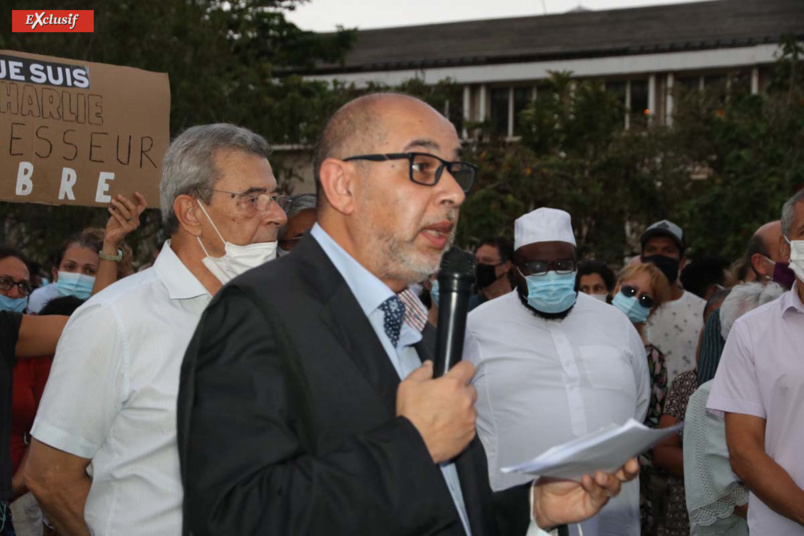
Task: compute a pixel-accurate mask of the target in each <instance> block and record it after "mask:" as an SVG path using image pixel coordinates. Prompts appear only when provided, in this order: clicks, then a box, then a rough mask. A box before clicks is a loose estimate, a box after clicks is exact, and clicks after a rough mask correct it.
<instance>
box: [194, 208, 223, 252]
mask: <svg viewBox="0 0 804 536" xmlns="http://www.w3.org/2000/svg"><path fill="white" fill-rule="evenodd" d="M198 206H199V207H200V208H201V211H202V212H203V213H204V216H206V217H207V220H209V223H210V224H211V225H212V228H213V229H215V232H216V233H218V238H220V239H221V242H223V248H224V250H225V249H226V240H224V239H223V235H221V232H220V231H218V227H217V226H216V225H215V222H214V221H212V218H210V217H209V214H208V213H207V209H205V208H204V205H202V204H201V200H200V199H199V200H198ZM196 238H197V237H196ZM198 241H199V242H201V239H199V240H198ZM201 247H202V248H203V247H204V244H201ZM204 253H207V250H206V248H205V249H204ZM207 257H209V253H207Z"/></svg>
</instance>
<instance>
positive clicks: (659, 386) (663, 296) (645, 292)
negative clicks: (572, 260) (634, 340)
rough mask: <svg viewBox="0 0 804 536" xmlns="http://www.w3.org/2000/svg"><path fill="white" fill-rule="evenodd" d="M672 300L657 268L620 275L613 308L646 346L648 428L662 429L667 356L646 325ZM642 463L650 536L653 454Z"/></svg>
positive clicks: (645, 526)
mask: <svg viewBox="0 0 804 536" xmlns="http://www.w3.org/2000/svg"><path fill="white" fill-rule="evenodd" d="M579 273H580V270H579ZM669 296H670V284H669V283H668V282H667V277H665V275H664V274H663V273H662V271H661V270H659V269H658V268H657V267H656V266H655V265H653V264H650V263H644V264H632V265H630V266H627V267H625V268H624V269H623V270H622V271H621V272H620V274H619V278H618V282H617V286H616V288H615V289H614V298H613V300H612V305H614V306H615V307H617V308H618V309H620V310H621V311H622V312H623V313H625V315H626V316H627V317H628V319H629V320H631V322H632V323H633V324H634V327H635V328H636V330H637V332H638V333H639V335H640V337H642V342H643V344H644V345H645V355H646V359H647V360H648V371H649V374H650V384H651V397H650V406H649V407H648V414H647V416H646V417H645V424H646V425H647V426H650V427H651V428H656V427H657V426H658V425H659V416H660V415H661V413H662V406H663V405H664V399H665V396H666V394H667V367H666V365H665V359H664V354H662V353H661V352H660V351H659V349H658V348H656V347H655V346H654V345H653V344H651V343H650V341H649V340H648V339H647V332H646V330H645V322H646V321H647V320H648V317H649V316H650V315H651V314H652V313H653V311H655V310H656V309H657V308H658V307H659V306H660V305H661V304H662V303H664V302H665V301H666V300H667V299H668V298H669ZM640 463H641V465H642V472H641V474H640V478H639V491H640V515H641V517H642V534H646V535H648V534H652V533H653V532H652V531H653V530H654V524H655V523H654V514H653V502H652V500H651V499H652V497H651V488H652V485H651V479H652V478H653V467H652V465H653V462H652V459H651V455H650V453H647V454H645V455H643V456H641V457H640Z"/></svg>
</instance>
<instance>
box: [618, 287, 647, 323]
mask: <svg viewBox="0 0 804 536" xmlns="http://www.w3.org/2000/svg"><path fill="white" fill-rule="evenodd" d="M611 304H612V305H613V306H615V307H616V308H617V309H619V310H620V311H622V312H624V313H625V316H627V317H628V320H630V321H631V322H633V323H634V324H641V323H643V322H645V321H646V320H647V319H648V315H649V314H650V309H648V308H647V307H645V306H644V305H642V304H641V303H639V300H638V299H637V297H636V296H631V297H630V298H629V297H628V296H626V295H625V294H623V293H622V292H618V293H617V295H616V296H614V300H613V301H612V302H611Z"/></svg>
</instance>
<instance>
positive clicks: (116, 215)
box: [28, 194, 147, 314]
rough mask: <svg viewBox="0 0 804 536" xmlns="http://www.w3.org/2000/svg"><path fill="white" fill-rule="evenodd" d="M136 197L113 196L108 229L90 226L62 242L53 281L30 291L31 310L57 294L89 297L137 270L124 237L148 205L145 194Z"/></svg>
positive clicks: (138, 223) (53, 269) (39, 307)
mask: <svg viewBox="0 0 804 536" xmlns="http://www.w3.org/2000/svg"><path fill="white" fill-rule="evenodd" d="M135 197H136V199H137V203H136V204H135V203H133V202H132V201H130V200H129V199H128V198H126V197H125V196H122V195H118V196H117V198H116V199H113V200H112V204H111V206H110V207H109V213H110V214H111V217H110V218H109V221H108V223H107V224H106V229H100V228H97V227H89V228H87V229H84V230H83V231H81V232H80V233H78V234H76V235H74V236H72V237H70V238H69V239H67V240H66V241H65V242H64V244H62V246H61V247H60V248H59V249H58V251H57V252H56V254H55V255H54V259H53V268H51V274H52V276H53V283H52V284H50V285H47V286H44V287H41V288H38V289H36V290H35V291H34V292H33V294H31V296H30V300H29V304H28V312H30V313H35V314H36V313H39V312H40V311H41V310H42V308H43V307H44V306H45V305H46V304H47V302H49V301H50V300H52V299H53V298H56V297H58V296H75V297H76V298H79V299H82V300H86V299H88V298H89V297H90V296H91V295H92V294H93V293H97V292H100V291H101V290H103V289H104V288H106V287H107V286H109V285H110V284H112V283H114V282H115V281H116V280H117V279H120V278H122V277H126V276H128V275H131V274H132V273H134V268H133V266H132V264H131V248H129V247H128V246H127V245H126V244H124V243H123V240H124V239H125V237H126V236H128V234H129V233H131V232H132V231H134V230H136V229H137V228H138V227H139V225H140V218H139V216H140V214H142V211H143V210H145V208H146V206H147V203H146V201H145V198H144V197H143V196H142V195H140V194H135ZM93 287H94V288H93Z"/></svg>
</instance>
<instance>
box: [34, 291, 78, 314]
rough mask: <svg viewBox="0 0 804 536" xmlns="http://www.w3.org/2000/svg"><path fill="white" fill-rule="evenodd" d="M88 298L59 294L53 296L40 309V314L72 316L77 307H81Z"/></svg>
mask: <svg viewBox="0 0 804 536" xmlns="http://www.w3.org/2000/svg"><path fill="white" fill-rule="evenodd" d="M85 301H86V300H82V299H81V298H76V297H75V296H59V297H58V298H53V299H52V300H50V301H49V302H47V303H46V304H45V306H44V307H42V310H41V311H39V316H47V315H64V316H70V315H71V314H73V313H74V312H75V310H76V309H78V308H79V307H81V305H83V304H84V302H85Z"/></svg>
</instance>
